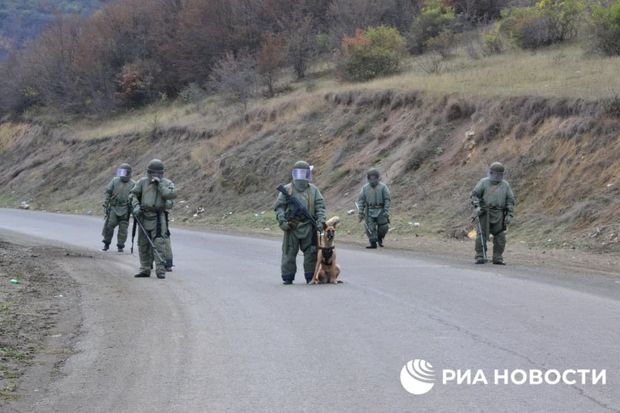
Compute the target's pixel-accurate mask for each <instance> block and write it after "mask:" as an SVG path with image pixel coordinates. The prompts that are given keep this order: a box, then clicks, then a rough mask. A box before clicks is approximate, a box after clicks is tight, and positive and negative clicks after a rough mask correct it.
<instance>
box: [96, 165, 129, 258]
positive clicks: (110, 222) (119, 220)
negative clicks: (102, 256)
mask: <svg viewBox="0 0 620 413" xmlns="http://www.w3.org/2000/svg"><path fill="white" fill-rule="evenodd" d="M133 186H134V182H133V181H132V180H131V166H129V165H128V164H126V163H124V164H122V165H120V166H119V167H118V169H117V170H116V176H115V177H114V178H113V179H112V180H111V181H110V183H109V184H108V186H107V188H106V190H105V199H104V201H103V210H104V213H105V216H106V219H105V223H104V225H103V231H102V232H101V235H102V236H103V248H102V250H103V251H107V250H109V249H110V243H111V242H112V237H113V236H114V228H116V227H117V226H118V234H117V235H116V247H117V248H118V252H123V249H124V248H125V241H127V228H128V227H129V213H130V206H129V193H130V192H131V190H132V189H133Z"/></svg>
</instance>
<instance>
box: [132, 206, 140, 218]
mask: <svg viewBox="0 0 620 413" xmlns="http://www.w3.org/2000/svg"><path fill="white" fill-rule="evenodd" d="M132 214H133V216H134V217H139V216H140V215H142V208H140V205H137V206H135V207H134V208H133V211H132Z"/></svg>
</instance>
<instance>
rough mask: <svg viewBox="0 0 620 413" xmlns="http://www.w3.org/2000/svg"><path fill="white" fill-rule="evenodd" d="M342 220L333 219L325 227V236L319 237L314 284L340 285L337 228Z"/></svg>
mask: <svg viewBox="0 0 620 413" xmlns="http://www.w3.org/2000/svg"><path fill="white" fill-rule="evenodd" d="M339 223H340V218H338V217H333V218H331V219H330V220H329V221H327V222H326V223H325V224H324V226H323V234H322V235H321V236H320V237H319V245H318V257H317V261H316V268H315V270H314V276H313V277H312V284H326V283H330V284H338V283H340V282H342V281H338V280H337V279H338V276H339V275H340V266H339V265H337V264H336V246H335V239H336V226H337V225H338V224H339Z"/></svg>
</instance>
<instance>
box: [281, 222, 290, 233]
mask: <svg viewBox="0 0 620 413" xmlns="http://www.w3.org/2000/svg"><path fill="white" fill-rule="evenodd" d="M279 226H280V229H281V230H282V231H285V232H286V231H290V230H291V226H290V225H289V224H288V222H287V221H282V222H280V225H279Z"/></svg>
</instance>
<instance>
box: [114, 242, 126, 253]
mask: <svg viewBox="0 0 620 413" xmlns="http://www.w3.org/2000/svg"><path fill="white" fill-rule="evenodd" d="M116 247H117V248H118V252H123V251H124V250H125V245H123V244H116Z"/></svg>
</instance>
